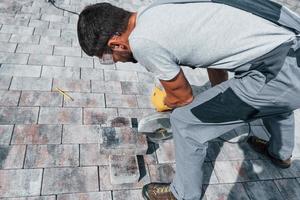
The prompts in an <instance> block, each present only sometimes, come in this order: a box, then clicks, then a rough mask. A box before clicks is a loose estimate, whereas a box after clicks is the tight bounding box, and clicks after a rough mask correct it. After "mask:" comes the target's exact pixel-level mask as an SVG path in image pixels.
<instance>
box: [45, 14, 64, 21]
mask: <svg viewBox="0 0 300 200" xmlns="http://www.w3.org/2000/svg"><path fill="white" fill-rule="evenodd" d="M41 19H42V20H45V21H50V22H68V17H66V16H58V15H49V14H42V18H41Z"/></svg>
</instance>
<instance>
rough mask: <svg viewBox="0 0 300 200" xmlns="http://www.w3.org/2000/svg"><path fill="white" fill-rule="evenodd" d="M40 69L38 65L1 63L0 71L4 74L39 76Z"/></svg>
mask: <svg viewBox="0 0 300 200" xmlns="http://www.w3.org/2000/svg"><path fill="white" fill-rule="evenodd" d="M41 69H42V67H41V66H38V65H16V64H3V65H2V66H1V68H0V73H1V75H6V76H19V77H40V74H41Z"/></svg>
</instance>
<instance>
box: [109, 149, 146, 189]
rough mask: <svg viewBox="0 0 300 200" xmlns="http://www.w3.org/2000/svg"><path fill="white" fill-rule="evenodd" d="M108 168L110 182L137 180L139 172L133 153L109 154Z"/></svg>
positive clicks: (120, 182)
mask: <svg viewBox="0 0 300 200" xmlns="http://www.w3.org/2000/svg"><path fill="white" fill-rule="evenodd" d="M109 168H110V181H111V183H112V184H126V183H135V182H138V180H139V177H140V172H139V166H138V162H137V158H136V156H135V155H132V156H127V155H110V156H109Z"/></svg>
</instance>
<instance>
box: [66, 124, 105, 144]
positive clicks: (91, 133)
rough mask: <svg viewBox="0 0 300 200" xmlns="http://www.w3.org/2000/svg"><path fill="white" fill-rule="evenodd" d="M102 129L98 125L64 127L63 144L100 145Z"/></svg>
mask: <svg viewBox="0 0 300 200" xmlns="http://www.w3.org/2000/svg"><path fill="white" fill-rule="evenodd" d="M101 132H102V129H101V128H100V126H99V125H65V126H64V129H63V139H62V141H63V143H75V144H78V143H80V144H85V143H101V141H102V135H101Z"/></svg>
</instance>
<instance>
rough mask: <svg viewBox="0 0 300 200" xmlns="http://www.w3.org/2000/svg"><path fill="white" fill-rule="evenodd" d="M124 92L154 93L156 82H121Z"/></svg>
mask: <svg viewBox="0 0 300 200" xmlns="http://www.w3.org/2000/svg"><path fill="white" fill-rule="evenodd" d="M121 85H122V91H123V94H137V95H148V96H150V95H151V94H152V91H153V89H154V87H155V85H154V83H153V84H151V83H145V82H121Z"/></svg>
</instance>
